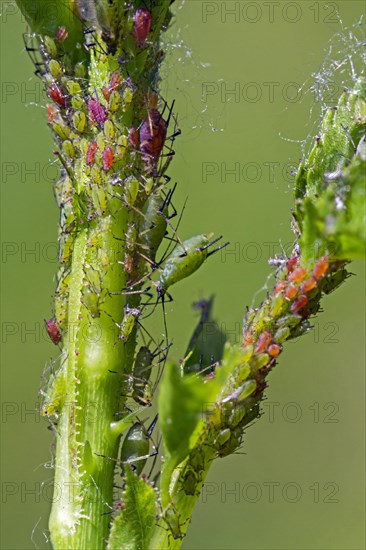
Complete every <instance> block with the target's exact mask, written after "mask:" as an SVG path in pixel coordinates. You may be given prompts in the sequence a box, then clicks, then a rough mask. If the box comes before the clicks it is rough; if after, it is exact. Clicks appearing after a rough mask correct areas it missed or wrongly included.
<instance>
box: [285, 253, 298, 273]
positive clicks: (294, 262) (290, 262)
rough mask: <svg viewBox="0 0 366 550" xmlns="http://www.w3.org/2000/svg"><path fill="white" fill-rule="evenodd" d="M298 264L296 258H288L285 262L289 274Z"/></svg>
mask: <svg viewBox="0 0 366 550" xmlns="http://www.w3.org/2000/svg"><path fill="white" fill-rule="evenodd" d="M298 262H299V257H298V256H292V258H289V259H288V260H287V269H288V272H289V273H291V271H293V270H294V269H295V267H296V266H297V264H298Z"/></svg>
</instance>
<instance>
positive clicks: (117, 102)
mask: <svg viewBox="0 0 366 550" xmlns="http://www.w3.org/2000/svg"><path fill="white" fill-rule="evenodd" d="M121 102H122V100H121V96H120V94H119V92H118V91H117V90H113V91H112V92H111V95H110V97H109V109H110V111H111V112H112V113H115V112H116V111H118V109H119V108H120V106H121Z"/></svg>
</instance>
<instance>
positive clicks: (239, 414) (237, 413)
mask: <svg viewBox="0 0 366 550" xmlns="http://www.w3.org/2000/svg"><path fill="white" fill-rule="evenodd" d="M245 413H246V409H245V407H244V405H243V404H242V403H238V404H237V405H236V406H234V408H233V410H232V411H231V413H230V416H229V421H228V423H229V426H230V427H231V428H235V427H236V426H238V424H240V422H241V421H242V420H243V418H244V416H245Z"/></svg>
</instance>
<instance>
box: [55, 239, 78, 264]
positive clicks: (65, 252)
mask: <svg viewBox="0 0 366 550" xmlns="http://www.w3.org/2000/svg"><path fill="white" fill-rule="evenodd" d="M58 239H59V251H58V260H59V262H60V263H61V264H63V265H67V266H68V265H70V264H71V258H72V253H73V250H74V241H75V236H74V235H73V233H61V234H60V236H59V238H58Z"/></svg>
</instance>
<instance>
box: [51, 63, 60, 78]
mask: <svg viewBox="0 0 366 550" xmlns="http://www.w3.org/2000/svg"><path fill="white" fill-rule="evenodd" d="M48 68H49V71H50V73H51V75H52V76H53V77H54V78H59V77H60V76H61V75H62V69H61V65H60V63H59V62H58V61H56V59H51V61H50V62H49V64H48Z"/></svg>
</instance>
